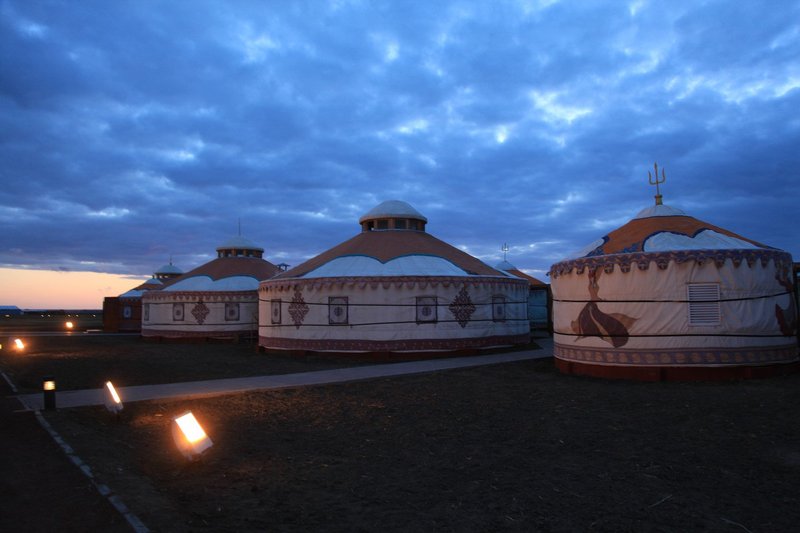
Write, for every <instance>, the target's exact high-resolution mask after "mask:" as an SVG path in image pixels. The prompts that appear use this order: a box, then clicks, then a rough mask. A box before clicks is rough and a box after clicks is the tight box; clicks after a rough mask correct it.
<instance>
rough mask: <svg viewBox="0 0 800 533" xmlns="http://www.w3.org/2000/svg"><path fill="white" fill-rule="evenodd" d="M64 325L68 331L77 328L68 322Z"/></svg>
mask: <svg viewBox="0 0 800 533" xmlns="http://www.w3.org/2000/svg"><path fill="white" fill-rule="evenodd" d="M64 325H65V326H67V329H72V328H73V327H75V325H74V324H73V323H72V322H67V323H66V324H64Z"/></svg>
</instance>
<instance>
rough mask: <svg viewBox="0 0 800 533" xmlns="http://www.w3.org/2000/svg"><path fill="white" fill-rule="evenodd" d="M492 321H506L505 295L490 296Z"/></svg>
mask: <svg viewBox="0 0 800 533" xmlns="http://www.w3.org/2000/svg"><path fill="white" fill-rule="evenodd" d="M492 321H494V322H505V321H506V297H505V296H492Z"/></svg>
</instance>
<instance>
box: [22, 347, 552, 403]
mask: <svg viewBox="0 0 800 533" xmlns="http://www.w3.org/2000/svg"><path fill="white" fill-rule="evenodd" d="M535 340H536V343H537V344H538V345H539V346H540V348H539V349H538V350H526V351H519V352H508V353H499V354H493V355H477V356H471V357H453V358H445V359H428V360H423V361H409V362H405V363H387V364H379V365H369V366H356V367H348V368H337V369H335V370H321V371H317V372H302V373H298V374H282V375H275V376H254V377H246V378H231V379H215V380H210V381H188V382H183V383H166V384H163V385H137V386H131V387H120V388H119V389H118V390H117V392H118V393H119V395H120V397H121V398H122V402H123V403H128V402H139V401H144V400H160V399H185V398H199V397H208V396H220V395H224V394H232V393H237V392H249V391H259V390H271V389H283V388H289V387H301V386H307V385H325V384H329V383H344V382H348V381H359V380H364V379H374V378H383V377H391V376H402V375H408V374H421V373H425V372H436V371H438V370H450V369H453V368H466V367H473V366H484V365H494V364H499V363H510V362H514V361H524V360H528V359H541V358H545V357H551V356H552V354H553V341H552V339H550V338H537V339H535ZM17 398H18V399H19V400H20V402H22V404H23V405H24V406H25V408H26V409H28V410H39V409H41V408H42V407H43V397H42V394H41V393H37V394H21V395H19V396H17ZM102 404H103V389H86V390H75V391H58V392H57V394H56V407H57V408H59V409H62V408H68V407H82V406H87V405H102Z"/></svg>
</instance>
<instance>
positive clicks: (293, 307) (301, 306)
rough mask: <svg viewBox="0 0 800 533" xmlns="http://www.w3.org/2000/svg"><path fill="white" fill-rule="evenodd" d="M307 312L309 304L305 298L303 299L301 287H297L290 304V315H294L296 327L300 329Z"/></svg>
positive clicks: (293, 320) (293, 319)
mask: <svg viewBox="0 0 800 533" xmlns="http://www.w3.org/2000/svg"><path fill="white" fill-rule="evenodd" d="M307 314H308V305H307V304H306V302H305V300H303V295H302V294H301V293H300V289H295V290H294V296H293V297H292V303H291V304H289V316H291V317H292V322H294V327H296V328H297V329H300V326H301V325H303V320H305V318H306V315H307Z"/></svg>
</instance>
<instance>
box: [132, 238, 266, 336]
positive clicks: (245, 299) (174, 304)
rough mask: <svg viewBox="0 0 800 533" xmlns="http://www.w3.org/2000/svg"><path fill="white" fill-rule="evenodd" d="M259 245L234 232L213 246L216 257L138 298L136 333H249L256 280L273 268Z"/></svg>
mask: <svg viewBox="0 0 800 533" xmlns="http://www.w3.org/2000/svg"><path fill="white" fill-rule="evenodd" d="M263 254H264V249H263V248H261V247H259V246H256V245H255V244H253V242H251V241H250V240H249V239H246V238H244V237H242V236H236V237H233V238H231V239H230V240H228V241H227V242H225V243H224V244H222V245H221V246H219V247H218V248H217V258H216V259H214V260H212V261H210V262H208V263H206V264H204V265H201V266H199V267H197V268H195V269H194V270H191V271H189V272H187V273H185V274H183V275H181V276H178V277H176V278H174V279H172V280H169V281H168V282H166V283H164V287H163V288H162V289H161V290H159V291H148V292H146V293H145V294H144V296H143V297H142V303H143V309H142V336H143V337H150V338H153V337H155V338H159V337H160V338H175V339H180V338H186V339H211V338H229V339H238V338H240V337H247V336H254V335H255V333H256V331H257V326H258V317H257V314H258V284H259V282H261V281H263V280H265V279H268V278H270V277H272V276H274V275H275V274H276V273H277V272H278V267H276V266H275V265H273V264H272V263H270V262H269V261H267V260H265V259H263Z"/></svg>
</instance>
